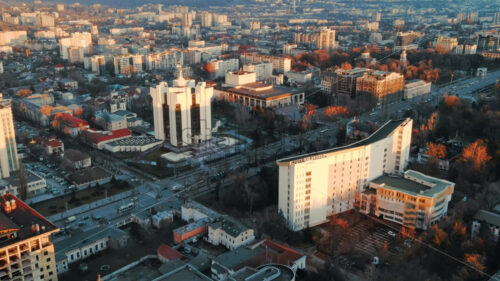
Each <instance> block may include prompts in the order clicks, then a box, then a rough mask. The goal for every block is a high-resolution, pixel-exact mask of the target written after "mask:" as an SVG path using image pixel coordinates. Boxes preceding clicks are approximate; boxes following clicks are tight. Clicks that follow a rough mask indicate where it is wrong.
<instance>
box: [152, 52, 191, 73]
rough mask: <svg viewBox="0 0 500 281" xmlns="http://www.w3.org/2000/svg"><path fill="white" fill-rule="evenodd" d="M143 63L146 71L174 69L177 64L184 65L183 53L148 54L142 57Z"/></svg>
mask: <svg viewBox="0 0 500 281" xmlns="http://www.w3.org/2000/svg"><path fill="white" fill-rule="evenodd" d="M198 62H199V61H198ZM144 63H145V65H146V69H147V70H155V69H159V70H167V69H174V68H175V67H176V66H177V64H181V65H183V64H184V53H183V52H180V51H178V50H168V51H163V52H155V53H149V54H147V55H145V56H144Z"/></svg>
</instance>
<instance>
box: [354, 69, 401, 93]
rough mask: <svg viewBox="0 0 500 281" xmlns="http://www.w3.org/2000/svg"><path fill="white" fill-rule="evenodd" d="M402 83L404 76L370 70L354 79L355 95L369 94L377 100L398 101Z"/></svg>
mask: <svg viewBox="0 0 500 281" xmlns="http://www.w3.org/2000/svg"><path fill="white" fill-rule="evenodd" d="M404 83H405V81H404V76H403V75H402V74H399V73H397V72H386V71H379V70H370V71H367V72H365V73H364V74H363V76H361V77H358V78H356V94H360V93H364V94H371V95H373V96H374V97H376V98H377V99H386V98H392V97H395V98H396V99H398V98H399V99H400V98H401V97H402V93H403V88H404Z"/></svg>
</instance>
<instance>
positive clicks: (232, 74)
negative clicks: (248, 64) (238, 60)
mask: <svg viewBox="0 0 500 281" xmlns="http://www.w3.org/2000/svg"><path fill="white" fill-rule="evenodd" d="M256 78H257V76H256V74H255V72H247V71H229V72H226V83H225V84H224V85H225V86H227V87H235V86H239V85H243V84H248V83H254V82H256V81H257V79H256Z"/></svg>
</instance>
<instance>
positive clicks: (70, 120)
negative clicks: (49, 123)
mask: <svg viewBox="0 0 500 281" xmlns="http://www.w3.org/2000/svg"><path fill="white" fill-rule="evenodd" d="M58 118H59V119H60V120H61V121H64V122H65V124H66V125H68V126H70V127H72V128H78V127H81V126H88V125H89V122H87V121H85V120H82V119H80V118H77V117H75V116H73V115H71V114H68V113H61V114H59V115H58Z"/></svg>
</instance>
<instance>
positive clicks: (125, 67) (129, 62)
mask: <svg viewBox="0 0 500 281" xmlns="http://www.w3.org/2000/svg"><path fill="white" fill-rule="evenodd" d="M143 59H144V57H143V56H142V55H140V54H135V55H132V54H128V55H121V56H116V57H114V58H113V64H114V67H115V74H117V75H118V74H123V75H131V74H132V73H137V72H141V71H142V70H143V68H142V67H143Z"/></svg>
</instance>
